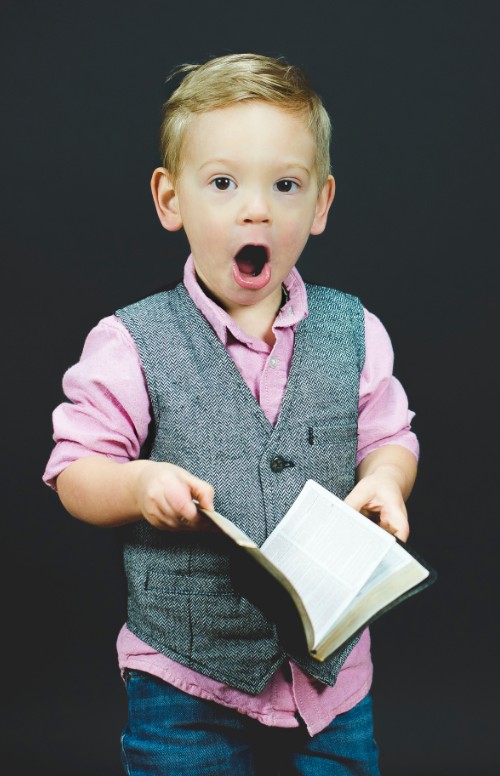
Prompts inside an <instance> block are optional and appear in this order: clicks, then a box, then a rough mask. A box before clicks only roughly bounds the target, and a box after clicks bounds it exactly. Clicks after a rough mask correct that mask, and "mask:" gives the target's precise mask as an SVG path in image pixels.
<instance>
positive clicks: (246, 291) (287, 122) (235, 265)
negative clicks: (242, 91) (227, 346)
mask: <svg viewBox="0 0 500 776" xmlns="http://www.w3.org/2000/svg"><path fill="white" fill-rule="evenodd" d="M315 152H316V148H315V142H314V138H313V136H312V134H311V132H310V130H309V129H308V128H307V127H306V126H305V123H304V121H303V119H301V118H300V117H297V116H295V115H292V114H290V113H286V112H285V111H283V110H281V109H279V108H277V107H275V106H273V105H270V104H268V103H264V102H243V103H240V104H236V105H231V106H229V107H226V108H221V109H217V110H213V111H210V112H208V113H202V114H199V115H195V116H194V117H193V119H192V122H191V124H190V125H189V128H188V129H187V132H186V137H185V140H184V145H183V159H182V162H183V163H182V168H181V172H180V174H179V177H178V179H177V180H176V182H175V184H174V185H172V184H171V182H170V179H169V177H168V174H167V173H166V172H165V171H164V170H161V171H160V170H158V171H155V175H156V176H157V177H156V185H155V175H153V182H152V183H153V193H154V194H155V201H156V204H157V208H158V213H159V215H160V219H161V221H162V223H163V225H164V226H165V227H166V228H167V229H171V230H174V229H179V228H180V227H181V226H183V227H184V229H185V232H186V235H187V238H188V241H189V245H190V248H191V252H192V254H193V259H194V263H195V267H196V272H197V274H198V277H199V278H200V280H201V281H202V282H203V283H204V285H205V286H206V287H207V288H208V290H209V291H210V292H211V293H212V294H213V295H214V296H215V297H216V298H217V299H218V301H219V302H220V304H221V305H222V306H223V307H224V308H225V309H226V310H227V311H228V312H229V313H230V314H231V313H232V312H234V311H235V310H236V309H237V308H238V307H241V306H249V305H253V304H258V303H259V302H262V300H264V299H265V298H267V297H269V298H270V299H271V300H274V298H276V302H277V306H276V309H277V308H278V307H279V301H280V299H281V284H282V282H283V280H284V279H285V278H286V276H287V275H288V273H289V272H290V270H291V269H292V267H293V266H294V265H295V263H296V262H297V259H298V258H299V256H300V254H301V252H302V250H303V248H304V246H305V244H306V242H307V239H308V237H309V235H310V234H319V233H320V232H322V231H323V229H324V227H325V225H326V218H327V214H328V209H329V207H330V204H331V201H332V199H333V192H334V183H333V178H330V179H329V180H328V182H327V184H325V186H324V187H323V189H322V191H321V192H319V196H318V186H317V180H316V173H315ZM155 189H156V191H155ZM248 246H254V247H253V248H251V247H250V248H249V247H248ZM255 246H259V247H258V248H255Z"/></svg>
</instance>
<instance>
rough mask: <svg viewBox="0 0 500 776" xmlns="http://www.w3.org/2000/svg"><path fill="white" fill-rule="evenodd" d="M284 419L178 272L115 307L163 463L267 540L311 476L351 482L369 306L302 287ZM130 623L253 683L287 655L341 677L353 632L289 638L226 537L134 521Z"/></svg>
mask: <svg viewBox="0 0 500 776" xmlns="http://www.w3.org/2000/svg"><path fill="white" fill-rule="evenodd" d="M307 296H308V305H309V316H308V317H307V318H306V319H305V320H304V321H302V322H301V323H300V324H299V325H298V327H297V331H296V335H295V346H294V354H293V361H292V365H291V369H290V375H289V379H288V383H287V388H286V392H285V397H284V400H283V404H282V408H281V412H280V415H279V418H278V421H277V423H276V425H275V426H274V427H273V426H272V425H271V424H270V423H269V421H268V420H267V418H266V417H265V415H264V413H263V411H262V409H261V408H260V406H259V404H258V402H257V401H256V400H255V399H254V397H253V396H252V394H251V392H250V390H249V388H248V386H247V385H246V384H245V382H244V380H243V378H242V377H241V375H240V373H239V372H238V370H237V368H236V366H235V364H234V362H233V361H232V359H231V357H230V356H229V354H228V353H227V351H226V349H225V347H224V345H223V344H222V343H221V341H220V340H219V339H218V337H217V336H216V334H215V333H214V331H213V329H212V328H211V326H210V325H209V323H208V322H207V320H206V319H205V318H204V316H203V315H202V314H201V313H200V311H199V310H198V309H197V307H196V306H195V305H194V303H193V302H192V300H191V298H190V297H189V295H188V294H187V292H186V290H185V288H184V286H183V285H182V284H179V285H178V286H177V287H176V288H174V289H173V290H171V291H166V292H162V293H160V294H156V295H154V296H151V297H148V298H146V299H144V300H142V301H140V302H137V303H136V304H133V305H130V306H129V307H126V308H124V309H121V310H119V311H118V312H117V315H118V317H119V318H120V319H121V320H122V321H123V323H124V324H125V326H126V327H127V328H128V330H129V331H130V333H131V335H132V337H133V339H134V340H135V343H136V345H137V348H138V351H139V355H140V357H141V360H142V364H143V367H144V372H145V375H146V381H147V387H148V391H149V396H150V400H151V405H152V411H153V429H152V434H151V442H150V448H149V449H148V451H147V453H146V452H145V453H144V455H146V456H148V457H149V458H150V459H151V460H154V461H169V462H170V463H174V464H177V465H178V466H182V467H183V468H185V469H188V470H189V471H190V472H192V473H193V474H195V475H196V476H197V477H200V478H201V479H204V480H207V481H208V482H210V483H211V484H212V485H213V486H214V489H215V509H216V510H217V511H218V512H221V513H222V514H223V515H226V516H227V517H229V518H230V519H231V520H233V521H234V522H235V523H236V524H237V525H238V526H239V527H240V528H241V529H242V530H243V531H245V532H246V533H247V534H248V535H249V536H250V537H251V538H252V539H253V540H254V541H255V542H257V544H259V545H261V544H262V542H263V541H264V540H265V539H266V537H267V536H268V535H269V534H270V533H271V531H272V530H273V529H274V527H275V526H276V525H277V523H278V522H279V521H280V520H281V518H282V517H283V516H284V514H285V513H286V512H287V510H288V509H289V507H290V506H291V504H292V502H293V501H294V499H295V498H296V497H297V495H298V494H299V492H300V490H301V488H302V487H303V485H304V483H305V481H306V480H307V479H308V478H312V479H314V480H316V481H317V482H319V483H320V484H321V485H323V486H324V487H326V488H328V489H329V490H331V491H333V492H334V493H336V494H337V495H338V496H339V497H340V498H344V497H345V496H346V495H347V493H348V492H349V491H350V490H351V488H352V487H353V484H354V471H355V457H356V449H357V421H358V393H359V378H360V373H361V370H362V367H363V363H364V341H365V340H364V317H363V309H362V306H361V304H360V302H359V300H357V299H355V298H354V297H351V296H349V295H347V294H343V293H341V292H339V291H335V290H333V289H328V288H323V287H320V286H311V285H308V286H307ZM124 562H125V571H126V575H127V581H128V627H129V628H130V629H131V630H132V632H133V633H135V634H136V635H137V636H138V637H139V638H141V639H142V640H143V641H145V642H146V643H148V644H150V645H151V646H152V647H154V648H155V649H157V650H158V651H159V652H162V653H163V654H165V655H167V656H168V657H170V658H172V659H173V660H176V661H177V662H179V663H181V664H183V665H185V666H188V667H189V668H192V669H194V670H196V671H199V672H201V673H203V674H205V675H206V676H209V677H212V678H214V679H216V680H218V681H221V682H225V683H226V684H229V685H231V686H233V687H237V688H239V689H241V690H243V691H245V692H249V693H252V694H256V693H259V692H260V691H261V690H262V689H263V687H264V686H265V684H266V682H267V681H268V680H269V678H270V677H271V676H272V674H273V673H274V671H275V670H276V669H277V668H278V667H279V666H280V665H281V663H282V662H283V661H284V660H286V659H287V658H288V657H292V658H293V659H294V660H295V662H297V663H298V664H299V665H300V666H301V667H302V668H303V669H304V670H305V671H307V672H308V673H309V674H310V675H311V676H313V677H316V678H317V679H319V680H321V681H323V682H325V683H327V684H330V685H333V684H334V683H335V680H336V678H337V675H338V672H339V670H340V668H341V666H342V664H343V662H344V660H345V659H346V657H347V655H348V654H349V652H350V651H351V649H352V647H353V646H354V644H355V642H356V639H354V640H353V641H352V642H350V643H349V644H348V645H347V646H345V647H343V648H341V649H340V650H339V651H338V652H337V653H334V654H333V655H332V656H331V657H330V658H329V659H328V660H326V661H325V662H324V663H319V662H317V661H315V660H313V659H312V658H310V657H309V656H308V654H307V652H306V650H304V649H302V650H300V651H299V653H295V652H294V651H293V650H291V651H290V650H288V651H287V650H285V649H284V648H283V646H282V644H281V643H280V640H279V638H278V634H277V629H276V626H275V625H274V624H273V622H271V621H270V620H269V619H268V618H267V617H266V616H265V615H264V614H263V612H262V611H261V610H260V609H259V608H257V607H256V606H255V605H254V604H253V603H251V602H250V600H248V598H246V597H244V596H242V595H240V594H239V593H238V592H237V591H235V589H234V585H233V583H232V581H231V576H230V554H229V553H228V551H227V545H226V543H225V539H224V537H222V536H219V535H218V534H214V533H200V532H198V533H194V534H191V533H183V532H179V533H172V532H164V531H159V530H157V529H155V528H153V527H152V526H151V525H150V524H149V523H148V522H147V521H145V520H141V521H139V522H137V523H134V524H132V525H130V526H127V527H126V529H125V538H124Z"/></svg>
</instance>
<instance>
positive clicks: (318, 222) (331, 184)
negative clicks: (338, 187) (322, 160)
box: [310, 175, 335, 234]
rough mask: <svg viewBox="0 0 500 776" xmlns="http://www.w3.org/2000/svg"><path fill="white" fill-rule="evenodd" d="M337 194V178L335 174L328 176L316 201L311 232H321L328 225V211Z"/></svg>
mask: <svg viewBox="0 0 500 776" xmlns="http://www.w3.org/2000/svg"><path fill="white" fill-rule="evenodd" d="M334 196H335V180H334V177H333V175H329V176H328V180H327V181H326V183H325V185H324V186H323V188H322V190H321V191H320V194H319V197H318V201H317V202H316V213H315V215H314V221H313V223H312V226H311V232H310V234H321V233H322V232H324V230H325V227H326V221H327V218H328V211H329V210H330V205H331V204H332V202H333V198H334Z"/></svg>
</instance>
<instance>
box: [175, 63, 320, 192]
mask: <svg viewBox="0 0 500 776" xmlns="http://www.w3.org/2000/svg"><path fill="white" fill-rule="evenodd" d="M180 74H185V75H184V77H183V79H182V81H181V83H180V85H179V86H178V87H177V89H176V90H175V91H174V92H173V93H172V95H171V96H170V98H169V99H168V100H167V102H166V103H165V104H164V106H163V113H162V122H161V129H160V154H161V159H162V163H163V166H164V167H165V168H166V169H167V170H168V172H169V173H170V175H171V176H172V178H173V179H174V180H176V178H177V177H178V175H179V173H180V170H181V167H182V148H183V142H184V138H185V134H186V129H187V127H188V126H189V123H190V121H191V118H192V116H193V115H194V114H196V113H205V112H207V111H211V110H215V109H217V108H224V107H227V106H228V105H231V104H234V103H236V102H241V101H243V100H261V101H264V102H268V103H271V104H273V105H276V106H277V107H279V108H282V109H283V110H285V111H289V112H290V113H295V114H297V115H299V116H301V117H303V118H304V119H305V123H306V126H307V127H308V128H309V129H310V131H311V132H312V134H313V137H314V140H315V143H316V165H315V168H316V170H315V171H316V177H317V182H318V190H321V189H322V188H323V186H324V184H325V183H326V180H327V178H328V175H329V174H330V133H331V124H330V117H329V116H328V113H327V112H326V110H325V108H324V106H323V103H322V102H321V98H320V97H319V95H318V94H317V93H316V92H315V91H314V90H313V89H312V88H311V86H310V85H309V82H308V80H307V77H306V75H305V73H304V72H303V71H302V70H301V69H300V68H299V67H296V66H294V65H289V64H288V63H287V62H286V61H285V60H284V59H283V58H282V57H280V58H277V59H275V58H273V57H265V56H262V55H260V54H228V55H226V56H222V57H216V58H215V59H210V60H209V61H208V62H205V63H204V64H201V65H182V66H181V67H179V68H177V69H176V70H175V71H174V72H173V73H172V74H171V75H170V76H169V78H172V77H174V76H175V75H180Z"/></svg>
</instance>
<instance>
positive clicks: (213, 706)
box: [122, 671, 379, 776]
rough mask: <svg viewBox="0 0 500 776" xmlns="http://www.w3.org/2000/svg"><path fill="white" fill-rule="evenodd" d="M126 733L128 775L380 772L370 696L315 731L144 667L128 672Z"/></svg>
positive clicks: (358, 775) (343, 775)
mask: <svg viewBox="0 0 500 776" xmlns="http://www.w3.org/2000/svg"><path fill="white" fill-rule="evenodd" d="M127 691H128V699H129V719H128V723H127V725H126V727H125V729H124V731H123V735H122V762H123V766H124V768H125V772H126V773H127V774H128V776H146V774H147V776H152V775H154V776H184V775H185V776H188V774H189V776H201V774H203V776H292V774H295V775H298V774H303V776H326V775H327V774H328V776H379V769H378V752H377V746H376V744H375V741H374V739H373V720H372V706H371V698H370V696H367V697H366V698H364V699H363V700H362V701H360V703H358V704H357V705H356V706H355V707H354V708H353V709H351V710H350V711H348V712H346V713H345V714H340V715H339V716H338V717H336V718H335V719H334V720H333V722H332V723H331V724H330V725H329V726H328V727H327V728H326V729H325V730H322V731H321V732H320V733H317V734H316V735H315V736H313V737H311V736H310V735H309V734H308V733H307V730H306V729H305V727H303V726H301V727H299V728H276V727H267V726H266V725H262V724H260V723H259V722H257V721H256V720H253V719H251V718H250V717H247V716H246V715H244V714H239V713H238V712H236V711H233V710H232V709H227V708H225V707H224V706H220V705H219V704H217V703H213V702H211V701H205V700H202V699H200V698H195V697H194V696H191V695H187V694H186V693H184V692H182V691H181V690H178V689H177V688H175V687H172V686H171V685H169V684H167V683H166V682H163V681H162V680H161V679H157V678H156V677H154V676H151V675H149V674H146V673H143V672H141V671H128V672H127Z"/></svg>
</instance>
